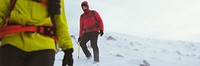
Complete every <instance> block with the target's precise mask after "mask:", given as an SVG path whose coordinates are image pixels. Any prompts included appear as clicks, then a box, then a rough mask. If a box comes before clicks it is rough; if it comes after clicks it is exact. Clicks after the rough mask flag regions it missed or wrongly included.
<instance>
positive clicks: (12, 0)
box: [4, 0, 17, 26]
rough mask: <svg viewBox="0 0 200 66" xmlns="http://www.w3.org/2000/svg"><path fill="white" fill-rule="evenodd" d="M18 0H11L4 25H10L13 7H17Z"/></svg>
mask: <svg viewBox="0 0 200 66" xmlns="http://www.w3.org/2000/svg"><path fill="white" fill-rule="evenodd" d="M16 2H17V0H11V1H10V7H9V9H8V15H6V20H5V21H6V22H5V24H4V26H7V25H8V22H9V19H10V14H11V11H12V10H13V8H14V7H15V4H16Z"/></svg>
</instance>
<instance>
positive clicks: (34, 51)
mask: <svg viewBox="0 0 200 66" xmlns="http://www.w3.org/2000/svg"><path fill="white" fill-rule="evenodd" d="M11 1H12V2H13V1H15V0H0V3H1V5H0V28H2V27H3V26H5V24H6V23H5V22H6V17H7V16H8V14H9V8H11V7H10V6H12V5H11ZM51 13H53V14H54V15H53V17H52V15H51ZM9 17H10V19H9V21H8V25H7V26H13V25H14V26H15V25H21V26H25V27H26V26H40V27H41V28H43V30H44V31H41V32H46V31H47V33H39V32H18V33H14V34H9V35H6V36H3V37H2V38H0V66H53V64H54V58H55V52H56V45H55V41H54V39H53V38H51V37H50V36H48V35H46V34H48V32H51V31H50V30H49V31H48V30H46V31H45V29H49V28H53V29H54V30H53V32H55V33H54V34H55V35H56V37H57V39H58V44H59V47H60V48H62V50H63V51H64V53H65V55H64V58H63V66H66V64H67V65H68V66H73V58H72V53H73V44H72V40H71V37H70V34H69V31H68V26H67V21H66V16H65V11H64V0H17V1H16V2H15V4H14V7H13V10H11V12H10V16H9ZM51 18H53V19H51ZM53 20H54V22H53ZM53 23H55V24H53ZM44 26H48V27H44ZM16 30H20V29H16ZM38 30H39V29H38Z"/></svg>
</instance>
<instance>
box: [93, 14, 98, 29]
mask: <svg viewBox="0 0 200 66" xmlns="http://www.w3.org/2000/svg"><path fill="white" fill-rule="evenodd" d="M94 12H95V11H94V10H92V16H93V17H94V19H95V22H96V24H97V25H98V26H97V27H99V21H98V20H97V18H96V16H95V14H94Z"/></svg>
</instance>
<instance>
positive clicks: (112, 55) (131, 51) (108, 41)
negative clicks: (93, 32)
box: [54, 33, 200, 66]
mask: <svg viewBox="0 0 200 66" xmlns="http://www.w3.org/2000/svg"><path fill="white" fill-rule="evenodd" d="M77 37H78V35H77V34H75V33H73V34H72V38H73V43H74V49H75V50H74V54H73V55H74V56H73V57H74V66H140V65H141V66H142V65H145V64H144V62H143V61H147V63H149V65H150V66H200V64H199V62H200V53H199V52H200V49H199V47H200V43H195V42H185V41H171V40H161V39H148V38H140V37H135V36H131V35H127V34H119V33H105V35H104V36H103V37H99V41H98V45H99V49H100V63H99V64H98V65H96V64H93V61H92V60H93V59H91V60H86V58H85V55H84V54H83V52H82V50H81V53H80V58H79V59H78V50H77V48H78V45H77V42H76V40H77ZM88 45H90V44H89V43H88ZM89 50H90V51H91V52H92V48H91V47H89ZM62 56H63V52H59V53H58V54H56V61H55V64H54V66H61V64H62V63H61V62H62V61H61V60H62V58H63V57H62Z"/></svg>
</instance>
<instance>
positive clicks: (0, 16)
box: [0, 0, 10, 27]
mask: <svg viewBox="0 0 200 66" xmlns="http://www.w3.org/2000/svg"><path fill="white" fill-rule="evenodd" d="M0 3H1V5H0V27H1V26H2V25H3V21H4V19H5V18H6V14H7V13H8V8H9V4H10V0H0Z"/></svg>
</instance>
